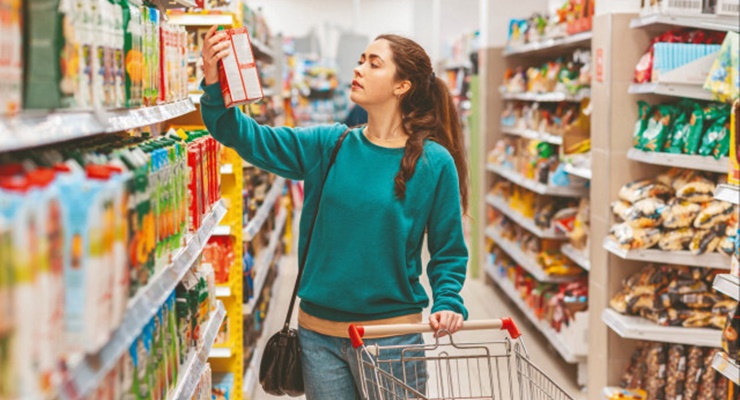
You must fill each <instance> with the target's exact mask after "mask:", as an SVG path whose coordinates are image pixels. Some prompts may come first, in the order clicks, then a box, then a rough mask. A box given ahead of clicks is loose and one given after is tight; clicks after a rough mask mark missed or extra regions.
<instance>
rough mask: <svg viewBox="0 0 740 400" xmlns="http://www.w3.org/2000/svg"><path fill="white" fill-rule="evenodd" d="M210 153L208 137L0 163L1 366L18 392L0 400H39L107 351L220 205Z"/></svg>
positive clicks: (116, 140)
mask: <svg viewBox="0 0 740 400" xmlns="http://www.w3.org/2000/svg"><path fill="white" fill-rule="evenodd" d="M217 153H218V145H217V143H216V142H215V141H214V140H213V139H212V138H210V137H204V136H202V135H200V134H192V135H188V134H186V133H184V132H179V133H176V132H171V133H170V134H168V135H166V136H163V137H160V138H157V139H152V140H150V139H144V138H136V137H131V136H127V135H111V136H105V137H99V138H96V139H90V140H87V141H86V142H83V143H75V144H74V145H67V146H57V147H56V148H54V149H39V150H34V151H31V152H27V153H14V154H11V155H8V156H6V157H5V158H4V161H3V164H2V165H1V166H0V169H2V174H0V175H2V178H0V236H1V237H2V238H3V240H2V242H1V243H2V248H3V249H4V250H3V251H2V252H0V259H1V260H2V262H0V278H1V281H0V289H1V290H0V297H2V304H3V305H6V307H3V312H2V313H0V328H1V329H0V332H2V338H3V340H4V341H8V343H13V345H11V346H10V347H8V348H9V349H11V351H10V352H9V353H7V352H4V353H2V357H3V358H4V361H3V362H2V365H6V366H9V367H10V369H9V370H8V371H6V372H8V373H10V375H9V377H10V379H11V380H10V381H9V382H19V383H21V384H19V385H17V387H16V388H15V389H14V390H21V391H22V392H20V393H16V392H9V393H4V394H7V395H8V396H11V397H12V395H13V394H17V395H20V396H21V397H23V396H25V395H26V394H28V395H29V396H30V395H32V394H38V395H39V396H40V395H41V394H42V393H44V392H46V391H49V390H52V389H53V388H52V387H51V386H52V385H51V384H50V383H51V382H58V381H59V379H60V378H59V373H61V371H60V365H62V364H63V363H64V362H65V361H66V362H67V363H73V361H74V360H75V359H78V358H79V356H80V355H81V354H84V353H94V352H97V351H98V350H100V349H101V348H102V347H103V346H104V345H105V344H106V343H107V342H108V340H109V339H110V337H111V335H112V333H113V332H114V331H115V330H116V329H117V328H118V327H119V325H120V324H121V322H122V320H123V318H124V314H125V313H126V310H127V304H128V303H129V300H130V299H132V298H134V297H136V296H137V294H138V293H139V292H140V291H141V290H142V289H143V288H145V287H146V286H147V285H148V284H149V283H150V281H152V279H153V277H155V276H157V275H158V274H160V273H161V271H162V270H163V269H165V267H166V266H167V265H168V264H169V263H170V262H171V260H172V258H173V255H175V254H176V252H177V250H178V249H180V248H181V247H182V246H183V244H184V243H185V240H186V238H187V234H188V233H189V232H194V231H196V230H198V229H199V228H200V225H201V222H202V219H203V217H204V215H206V214H207V213H209V212H210V210H211V208H212V206H213V205H214V203H215V202H216V201H218V199H219V198H220V193H219V176H218V168H217ZM39 294H43V299H39V298H38V297H37V296H38V295H39ZM29 355H31V356H29ZM6 376H8V375H6ZM2 387H3V386H2V385H0V388H2ZM8 390H9V389H8Z"/></svg>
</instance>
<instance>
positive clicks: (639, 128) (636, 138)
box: [632, 100, 650, 148]
mask: <svg viewBox="0 0 740 400" xmlns="http://www.w3.org/2000/svg"><path fill="white" fill-rule="evenodd" d="M637 113H638V116H637V122H635V129H634V130H633V131H632V146H633V147H635V148H640V142H641V141H642V133H643V132H644V131H645V128H647V123H648V118H649V117H650V104H648V103H647V102H645V101H642V100H640V101H638V102H637Z"/></svg>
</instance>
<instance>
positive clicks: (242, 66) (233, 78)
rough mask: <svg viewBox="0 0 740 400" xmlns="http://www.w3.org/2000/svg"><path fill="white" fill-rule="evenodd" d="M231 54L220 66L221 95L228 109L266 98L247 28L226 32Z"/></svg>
mask: <svg viewBox="0 0 740 400" xmlns="http://www.w3.org/2000/svg"><path fill="white" fill-rule="evenodd" d="M223 32H225V33H226V34H227V35H228V38H229V41H230V42H231V49H230V50H231V52H230V54H229V55H228V56H226V57H225V58H223V59H222V60H221V62H219V64H218V75H219V81H220V82H221V93H223V96H224V103H225V104H226V107H234V106H238V105H242V104H248V103H253V102H255V101H259V100H260V99H262V98H263V97H264V93H263V91H262V84H261V83H260V78H259V74H258V73H257V64H256V63H255V59H254V53H253V52H252V43H251V42H250V39H249V31H248V30H247V28H235V29H227V30H224V31H223Z"/></svg>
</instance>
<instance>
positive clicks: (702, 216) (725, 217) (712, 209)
mask: <svg viewBox="0 0 740 400" xmlns="http://www.w3.org/2000/svg"><path fill="white" fill-rule="evenodd" d="M736 213H737V210H736V208H735V206H734V205H733V204H732V203H728V202H725V201H720V200H715V201H711V202H709V203H708V204H706V206H705V207H704V208H703V209H702V210H701V211H700V212H699V214H698V215H697V216H696V219H694V228H696V229H711V228H713V227H715V226H717V225H719V224H721V223H726V222H729V221H730V219H732V218H733V215H734V214H736Z"/></svg>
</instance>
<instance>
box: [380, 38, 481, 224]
mask: <svg viewBox="0 0 740 400" xmlns="http://www.w3.org/2000/svg"><path fill="white" fill-rule="evenodd" d="M380 39H383V40H387V41H388V43H389V45H390V48H391V52H393V62H394V63H395V64H396V79H397V80H408V81H409V82H411V89H409V90H408V91H407V92H406V93H404V94H403V95H401V114H402V116H403V122H402V127H403V130H404V132H405V133H406V134H407V135H408V136H409V138H408V140H407V141H406V147H405V149H404V153H403V159H402V160H401V168H400V169H399V171H398V174H396V179H395V192H396V195H397V196H398V197H399V198H404V197H405V195H406V182H407V181H408V180H409V179H411V177H412V176H414V172H415V171H416V163H417V162H418V161H419V157H421V153H422V151H423V149H424V141H425V140H427V139H429V140H433V141H435V142H437V143H439V144H440V145H442V146H444V148H445V149H447V151H449V152H450V154H451V155H452V158H453V159H454V160H455V167H456V169H457V175H458V178H459V181H460V202H461V205H462V208H463V212H465V213H467V210H468V164H467V160H466V154H465V145H464V140H463V136H462V127H461V126H460V119H459V117H458V115H457V110H456V109H455V104H454V102H453V100H452V95H451V94H450V91H449V89H448V88H447V85H446V84H445V83H444V81H442V80H441V79H439V78H437V77H435V76H434V73H433V70H432V62H431V60H430V59H429V56H428V55H427V53H426V52H425V51H424V49H423V48H422V47H421V46H420V45H419V44H417V43H416V42H414V41H413V40H411V39H407V38H405V37H403V36H398V35H380V36H378V37H377V38H376V39H375V40H380Z"/></svg>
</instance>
